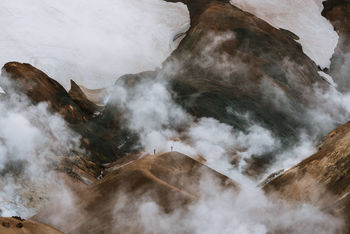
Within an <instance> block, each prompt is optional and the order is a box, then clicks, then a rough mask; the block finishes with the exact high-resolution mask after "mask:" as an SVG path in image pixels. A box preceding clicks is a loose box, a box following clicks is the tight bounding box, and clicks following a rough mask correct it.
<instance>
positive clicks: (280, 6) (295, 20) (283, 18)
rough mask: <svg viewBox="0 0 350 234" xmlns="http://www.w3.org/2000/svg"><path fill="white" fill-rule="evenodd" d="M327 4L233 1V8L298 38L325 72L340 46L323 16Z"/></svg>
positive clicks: (283, 0)
mask: <svg viewBox="0 0 350 234" xmlns="http://www.w3.org/2000/svg"><path fill="white" fill-rule="evenodd" d="M323 1H324V0H230V2H231V4H232V5H235V6H236V7H239V8H240V9H242V10H244V11H247V12H249V13H251V14H254V15H255V16H257V17H259V18H261V19H263V20H265V21H266V22H268V23H269V24H271V25H272V26H274V27H275V28H283V29H286V30H289V31H291V32H293V33H294V34H296V35H297V36H299V38H300V40H298V41H299V42H300V44H301V45H302V47H303V51H304V53H305V54H306V55H308V56H309V57H310V58H311V59H312V60H313V61H314V62H315V63H316V64H317V65H319V66H320V67H322V68H326V67H329V66H330V59H331V57H332V55H333V53H334V49H335V47H336V46H337V43H338V38H339V37H338V34H337V33H336V32H335V31H334V28H333V26H332V25H331V23H330V22H329V21H328V20H327V19H326V18H324V17H323V16H322V15H321V12H322V10H323V5H322V2H323Z"/></svg>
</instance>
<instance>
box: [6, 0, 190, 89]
mask: <svg viewBox="0 0 350 234" xmlns="http://www.w3.org/2000/svg"><path fill="white" fill-rule="evenodd" d="M189 22H190V19H189V13H188V10H187V7H186V6H185V5H184V4H182V3H168V2H165V1H162V0H127V1H125V0H74V1H72V0H1V1H0V28H1V33H0V50H1V53H0V66H3V64H5V63H6V62H9V61H18V62H27V63H31V64H32V65H34V66H36V67H38V68H39V69H42V70H43V71H44V72H46V73H48V75H50V76H52V77H53V78H55V79H57V80H58V81H60V82H61V83H62V84H63V85H64V86H65V87H66V88H68V86H69V79H74V80H75V81H76V82H77V83H78V84H82V85H84V86H85V87H88V88H100V87H105V86H108V85H111V84H113V83H114V82H115V80H116V79H117V78H118V77H119V76H120V75H123V74H125V73H136V72H140V71H144V70H150V69H154V68H155V67H158V66H161V63H162V62H163V61H164V60H165V59H166V57H167V56H168V55H169V54H170V53H171V51H172V50H173V49H174V48H175V46H176V45H174V43H173V37H174V36H175V35H176V34H178V33H180V32H183V31H186V30H187V29H188V27H189Z"/></svg>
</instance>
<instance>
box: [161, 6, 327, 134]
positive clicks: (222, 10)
mask: <svg viewBox="0 0 350 234" xmlns="http://www.w3.org/2000/svg"><path fill="white" fill-rule="evenodd" d="M191 24H192V27H191V29H190V30H189V32H188V33H187V36H186V37H185V38H184V40H183V41H182V42H181V44H180V46H179V47H178V49H177V50H176V51H174V53H173V54H172V56H171V57H170V58H169V59H168V60H167V61H166V62H165V63H164V65H165V67H167V66H170V65H169V64H171V63H178V64H180V65H178V66H179V67H180V68H179V71H177V72H175V74H171V79H170V80H171V81H170V83H171V85H170V86H171V88H172V89H173V90H174V92H175V96H176V99H177V101H178V102H179V103H181V104H182V105H183V106H184V107H185V109H187V110H188V111H189V112H190V113H191V114H193V115H194V116H197V117H213V118H215V119H218V120H219V121H221V122H224V123H227V124H229V125H231V126H234V127H235V128H245V127H246V126H247V124H248V123H247V122H246V121H245V120H244V119H242V118H241V117H240V116H242V114H245V113H249V114H250V117H251V119H252V120H253V121H256V122H258V123H260V124H262V125H263V126H264V127H267V128H268V129H271V130H272V131H273V132H274V133H275V134H276V135H278V136H280V137H282V138H284V139H289V138H293V136H295V135H296V134H297V133H296V131H297V129H298V127H301V126H304V123H303V122H302V121H300V119H301V118H300V117H301V116H302V113H303V112H304V108H305V107H307V105H308V99H309V96H308V95H309V94H310V95H312V94H311V93H312V87H313V85H315V84H316V83H319V84H320V85H324V82H323V80H322V79H321V78H320V76H319V75H318V73H317V71H318V69H317V66H316V65H315V63H314V62H312V61H311V60H310V59H309V58H308V57H307V56H306V55H305V54H304V53H303V52H302V49H301V46H300V45H299V44H298V43H297V42H295V41H294V39H293V38H292V37H291V36H290V34H288V33H286V32H285V31H282V30H278V29H275V28H273V27H272V26H270V25H269V24H267V23H265V22H264V21H262V20H260V19H258V18H256V17H255V16H253V15H251V14H248V13H246V12H243V11H241V10H239V9H237V8H235V7H234V6H232V5H230V4H229V3H223V2H218V1H212V2H210V3H208V4H207V5H206V8H205V9H204V10H202V11H201V13H200V14H199V15H197V16H196V18H194V19H192V22H191ZM222 71H224V72H222ZM285 105H287V106H285ZM291 113H293V114H291Z"/></svg>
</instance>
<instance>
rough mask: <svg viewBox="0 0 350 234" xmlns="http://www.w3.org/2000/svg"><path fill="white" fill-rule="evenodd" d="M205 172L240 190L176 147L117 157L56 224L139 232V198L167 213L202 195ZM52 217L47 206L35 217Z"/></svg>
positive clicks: (69, 228) (67, 229)
mask: <svg viewBox="0 0 350 234" xmlns="http://www.w3.org/2000/svg"><path fill="white" fill-rule="evenodd" d="M204 175H205V176H207V177H208V178H211V179H214V180H215V181H219V182H221V183H222V185H223V186H226V187H231V188H232V189H234V190H236V189H238V187H237V185H235V184H234V183H233V182H232V181H231V180H230V179H228V178H227V177H225V176H223V175H221V174H219V173H217V172H216V171H213V170H212V169H210V168H208V167H206V166H205V165H203V164H201V163H199V162H197V161H195V160H193V159H191V158H190V157H188V156H186V155H183V154H180V153H177V152H171V153H165V154H161V155H148V156H144V157H142V158H140V157H139V156H130V157H127V158H124V159H121V160H119V161H116V162H114V163H112V164H109V165H106V169H105V177H104V178H103V179H102V180H101V181H100V182H99V183H96V184H94V185H92V186H90V187H88V188H86V189H85V191H81V192H80V193H78V194H77V198H76V199H77V200H78V204H77V207H76V208H75V209H72V210H71V213H69V212H68V213H67V214H66V215H65V217H64V219H63V220H62V223H58V224H57V223H56V227H59V228H62V230H63V231H65V232H66V233H142V231H143V230H142V227H141V226H140V225H138V222H139V220H138V218H139V216H138V215H137V212H138V209H139V208H140V205H141V204H142V203H143V202H145V201H147V199H148V198H150V199H152V201H154V202H156V204H158V205H159V207H161V209H163V212H166V213H169V212H171V211H173V210H174V209H175V208H176V209H179V208H181V207H185V206H186V205H188V204H191V203H192V202H194V201H196V200H197V199H198V198H199V197H200V195H201V194H200V190H199V181H200V180H201V179H203V176H204ZM52 202H54V201H52ZM53 206H54V205H53ZM54 218H55V213H54V212H52V210H51V209H50V206H48V208H47V209H46V210H43V211H42V212H41V213H39V214H38V215H36V216H35V217H34V218H33V219H35V220H40V221H42V222H44V223H48V224H53V222H54V221H52V220H54Z"/></svg>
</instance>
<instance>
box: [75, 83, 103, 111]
mask: <svg viewBox="0 0 350 234" xmlns="http://www.w3.org/2000/svg"><path fill="white" fill-rule="evenodd" d="M70 84H71V88H70V90H69V92H68V94H69V95H70V97H71V98H72V100H73V101H74V102H75V103H76V104H77V105H78V106H79V107H80V108H81V109H82V110H83V111H84V112H85V113H87V114H89V115H94V114H97V113H98V112H100V111H101V110H102V107H101V106H98V105H96V104H95V103H94V102H92V101H90V100H89V99H88V97H87V96H86V95H85V93H84V92H83V91H82V90H81V88H80V87H79V85H77V84H76V83H75V82H74V81H73V80H71V81H70Z"/></svg>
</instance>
